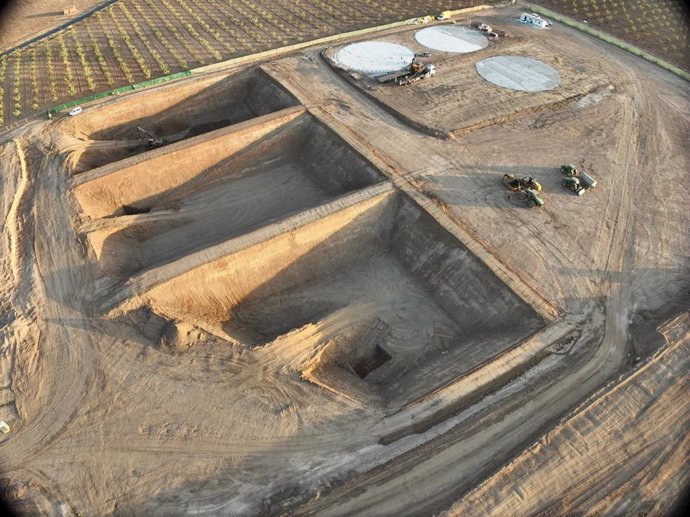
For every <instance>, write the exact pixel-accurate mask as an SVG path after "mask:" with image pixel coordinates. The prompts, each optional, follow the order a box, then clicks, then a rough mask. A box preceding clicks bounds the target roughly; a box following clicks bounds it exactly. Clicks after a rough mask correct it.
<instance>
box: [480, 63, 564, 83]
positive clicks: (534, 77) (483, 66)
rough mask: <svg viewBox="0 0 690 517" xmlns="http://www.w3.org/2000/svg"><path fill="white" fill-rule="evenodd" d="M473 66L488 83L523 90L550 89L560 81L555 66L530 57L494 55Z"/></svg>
mask: <svg viewBox="0 0 690 517" xmlns="http://www.w3.org/2000/svg"><path fill="white" fill-rule="evenodd" d="M475 68H476V69H477V72H478V73H479V75H481V76H482V77H483V78H484V79H486V80H487V81H489V82H490V83H493V84H495V85H497V86H502V87H503V88H510V89H511V90H520V91H523V92H541V91H545V90H551V89H553V88H555V87H556V86H558V85H559V84H560V82H561V78H560V76H559V75H558V71H557V70H556V69H555V68H553V67H552V66H550V65H547V64H546V63H544V62H543V61H539V60H538V59H533V58H531V57H523V56H495V57H490V58H487V59H484V60H482V61H479V62H478V63H477V64H476V65H475Z"/></svg>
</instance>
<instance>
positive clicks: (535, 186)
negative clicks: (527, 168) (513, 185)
mask: <svg viewBox="0 0 690 517" xmlns="http://www.w3.org/2000/svg"><path fill="white" fill-rule="evenodd" d="M520 184H521V185H522V187H523V188H531V189H532V190H536V191H537V192H541V183H539V182H538V181H537V180H536V179H534V178H533V177H532V176H525V177H523V178H520Z"/></svg>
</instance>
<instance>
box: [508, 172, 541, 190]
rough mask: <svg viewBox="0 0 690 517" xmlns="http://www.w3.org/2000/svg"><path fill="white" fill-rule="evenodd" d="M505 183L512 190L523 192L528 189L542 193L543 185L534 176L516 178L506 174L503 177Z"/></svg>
mask: <svg viewBox="0 0 690 517" xmlns="http://www.w3.org/2000/svg"><path fill="white" fill-rule="evenodd" d="M503 183H505V184H506V186H507V187H508V188H509V189H510V190H515V191H519V190H523V189H526V188H529V189H532V190H535V191H537V192H540V191H541V184H540V183H539V182H538V181H537V180H536V179H534V178H533V177H532V176H524V177H522V178H516V177H515V176H513V175H512V174H504V175H503Z"/></svg>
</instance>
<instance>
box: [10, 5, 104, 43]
mask: <svg viewBox="0 0 690 517" xmlns="http://www.w3.org/2000/svg"><path fill="white" fill-rule="evenodd" d="M102 1H103V0H38V1H37V0H11V1H9V2H6V5H5V6H4V7H3V8H2V10H0V51H2V50H5V49H8V48H10V47H13V46H14V45H16V44H18V43H21V42H23V41H25V40H27V39H29V38H31V37H33V36H35V35H38V34H41V33H43V32H45V31H47V30H50V29H52V28H53V27H56V26H58V25H60V24H62V23H65V22H67V21H69V20H70V19H71V18H73V17H75V16H77V15H79V14H81V13H83V12H84V11H86V10H87V9H89V8H91V7H93V6H95V5H97V4H100V3H101V2H102ZM71 6H74V8H75V12H74V13H72V14H64V13H63V8H65V7H71Z"/></svg>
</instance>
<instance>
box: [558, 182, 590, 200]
mask: <svg viewBox="0 0 690 517" xmlns="http://www.w3.org/2000/svg"><path fill="white" fill-rule="evenodd" d="M561 185H563V186H564V187H565V188H567V189H569V190H572V191H573V192H575V194H577V195H578V196H581V195H582V194H584V193H585V188H584V187H583V186H582V184H581V183H580V179H579V178H563V179H562V180H561Z"/></svg>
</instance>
